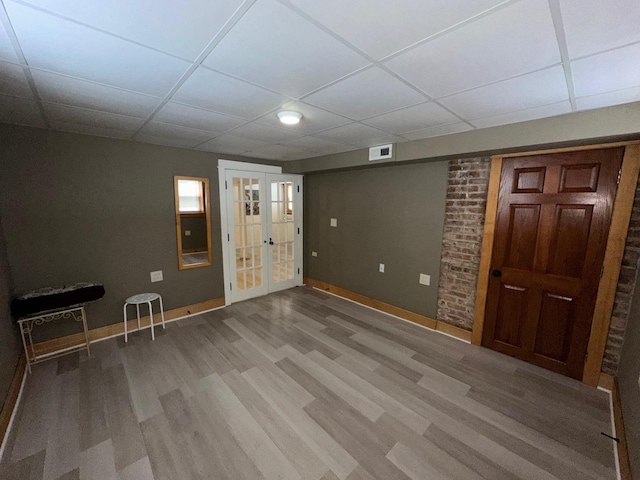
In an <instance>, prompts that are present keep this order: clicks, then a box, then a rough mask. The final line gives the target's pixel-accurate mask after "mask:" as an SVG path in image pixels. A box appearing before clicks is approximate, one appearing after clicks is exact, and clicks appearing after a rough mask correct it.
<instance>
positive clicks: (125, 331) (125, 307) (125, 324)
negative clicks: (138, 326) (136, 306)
mask: <svg viewBox="0 0 640 480" xmlns="http://www.w3.org/2000/svg"><path fill="white" fill-rule="evenodd" d="M127 305H128V303H125V304H124V307H122V316H123V317H124V343H127V342H128V341H129V337H128V336H127Z"/></svg>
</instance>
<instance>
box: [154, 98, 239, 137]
mask: <svg viewBox="0 0 640 480" xmlns="http://www.w3.org/2000/svg"><path fill="white" fill-rule="evenodd" d="M155 120H158V121H161V122H164V123H172V124H174V125H181V126H183V127H189V128H196V129H198V130H204V131H207V132H218V133H223V132H226V131H227V130H229V129H231V128H234V127H237V126H238V125H241V124H242V123H244V122H245V120H243V119H241V118H238V117H232V116H230V115H223V114H221V113H215V112H211V111H209V110H204V109H202V108H196V107H191V106H189V105H182V104H180V103H175V102H168V103H167V104H166V105H165V106H164V107H162V110H160V112H158V114H157V115H156V116H155Z"/></svg>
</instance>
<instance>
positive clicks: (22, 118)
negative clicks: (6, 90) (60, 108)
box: [0, 95, 45, 128]
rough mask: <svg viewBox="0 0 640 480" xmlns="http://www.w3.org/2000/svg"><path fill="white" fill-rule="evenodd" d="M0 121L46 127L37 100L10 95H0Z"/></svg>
mask: <svg viewBox="0 0 640 480" xmlns="http://www.w3.org/2000/svg"><path fill="white" fill-rule="evenodd" d="M0 123H12V124H15V125H26V126H29V127H39V128H44V127H45V125H44V121H43V120H42V114H41V113H40V109H39V108H38V104H37V103H36V101H35V100H31V99H28V98H22V97H12V96H9V95H0Z"/></svg>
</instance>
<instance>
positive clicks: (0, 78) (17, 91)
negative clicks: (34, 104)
mask: <svg viewBox="0 0 640 480" xmlns="http://www.w3.org/2000/svg"><path fill="white" fill-rule="evenodd" d="M0 94H5V95H15V96H17V97H27V98H32V97H33V92H32V91H31V87H29V82H27V77H25V75H24V71H23V70H22V67H21V66H20V65H15V64H13V63H6V62H0Z"/></svg>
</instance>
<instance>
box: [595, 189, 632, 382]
mask: <svg viewBox="0 0 640 480" xmlns="http://www.w3.org/2000/svg"><path fill="white" fill-rule="evenodd" d="M639 264H640V182H638V186H637V187H636V198H635V200H634V202H633V210H632V212H631V221H630V222H629V232H628V233H627V242H626V245H625V248H624V256H623V257H622V268H621V269H620V277H619V278H618V287H617V289H616V298H615V302H614V304H613V313H612V315H611V327H610V328H609V336H608V338H607V346H606V349H605V352H604V359H603V361H602V371H603V372H605V373H608V374H610V375H615V374H616V373H617V371H618V364H619V363H620V351H621V350H622V342H623V341H624V332H625V330H626V328H627V320H628V318H629V311H630V310H631V301H632V299H633V291H634V289H635V286H636V281H637V278H638V267H639Z"/></svg>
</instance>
